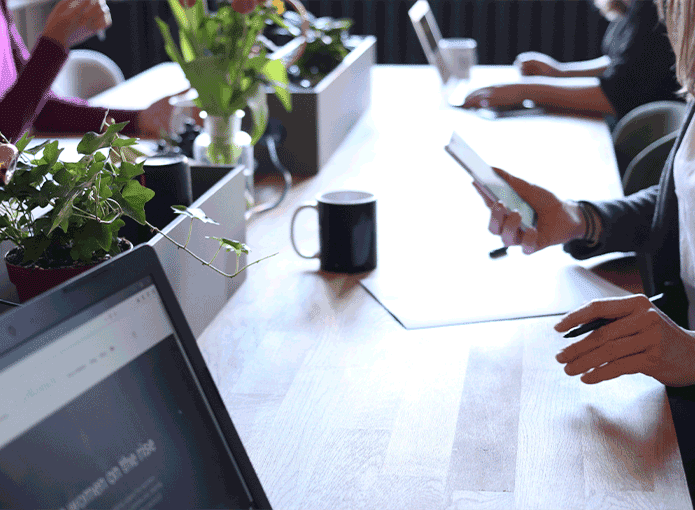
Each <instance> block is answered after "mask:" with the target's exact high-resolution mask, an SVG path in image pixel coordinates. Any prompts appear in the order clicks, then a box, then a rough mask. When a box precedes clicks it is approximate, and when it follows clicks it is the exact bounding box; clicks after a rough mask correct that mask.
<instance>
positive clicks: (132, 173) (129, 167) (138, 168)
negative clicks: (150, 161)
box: [115, 161, 145, 183]
mask: <svg viewBox="0 0 695 510" xmlns="http://www.w3.org/2000/svg"><path fill="white" fill-rule="evenodd" d="M144 166H145V162H144V161H141V162H140V163H137V164H134V163H130V162H128V161H123V162H122V163H121V164H120V166H119V167H118V175H117V176H116V180H115V182H117V183H123V182H127V181H129V180H131V179H132V178H133V177H137V176H138V175H142V174H144V173H145V169H144Z"/></svg>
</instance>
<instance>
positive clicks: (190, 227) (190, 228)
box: [183, 218, 214, 264]
mask: <svg viewBox="0 0 695 510" xmlns="http://www.w3.org/2000/svg"><path fill="white" fill-rule="evenodd" d="M191 232H193V218H191V224H190V225H189V226H188V239H186V244H184V245H183V247H184V248H185V247H186V246H188V243H189V242H191ZM213 260H214V259H213ZM210 263H211V264H212V260H211V261H210Z"/></svg>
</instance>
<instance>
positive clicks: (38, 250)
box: [22, 236, 51, 264]
mask: <svg viewBox="0 0 695 510" xmlns="http://www.w3.org/2000/svg"><path fill="white" fill-rule="evenodd" d="M50 244H51V240H50V239H49V238H48V237H46V236H37V237H29V238H27V239H24V241H23V242H22V247H23V248H24V256H23V257H22V264H24V263H26V262H34V261H35V260H36V259H38V258H39V257H40V256H41V254H42V253H43V252H44V251H46V248H48V246H49V245H50Z"/></svg>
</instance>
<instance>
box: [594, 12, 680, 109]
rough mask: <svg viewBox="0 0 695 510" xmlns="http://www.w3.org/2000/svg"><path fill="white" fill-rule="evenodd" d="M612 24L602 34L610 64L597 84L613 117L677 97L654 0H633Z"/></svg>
mask: <svg viewBox="0 0 695 510" xmlns="http://www.w3.org/2000/svg"><path fill="white" fill-rule="evenodd" d="M616 23H617V24H616V26H615V27H610V29H609V31H608V32H607V33H606V39H607V40H605V41H604V51H605V53H606V54H607V55H608V56H609V57H610V59H611V63H610V65H609V66H608V68H607V69H606V71H605V72H604V74H603V76H602V77H601V78H600V86H601V89H602V90H603V93H604V94H605V95H606V97H607V98H608V100H609V101H610V102H611V104H612V105H613V108H614V109H615V111H616V113H617V117H618V118H620V117H622V116H623V115H625V114H626V113H627V112H629V111H630V110H632V109H634V108H636V107H637V106H640V105H642V104H646V103H649V102H652V101H660V100H677V99H678V96H677V95H676V92H677V91H678V90H679V89H680V86H679V84H678V82H677V80H676V76H675V72H674V65H675V56H674V53H673V50H672V49H671V44H670V43H669V40H668V37H667V35H666V29H665V27H664V25H663V24H662V23H661V22H660V21H659V17H658V13H657V10H656V6H655V5H654V2H652V1H649V0H646V1H645V0H635V2H633V4H632V6H631V8H630V10H629V11H628V13H627V14H626V15H625V18H624V19H622V20H620V21H618V22H616ZM606 50H607V51H606Z"/></svg>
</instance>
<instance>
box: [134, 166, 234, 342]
mask: <svg viewBox="0 0 695 510" xmlns="http://www.w3.org/2000/svg"><path fill="white" fill-rule="evenodd" d="M197 171H198V172H203V171H205V169H202V168H201V169H198V170H197ZM191 177H192V180H193V182H194V185H195V182H196V180H197V179H196V170H194V171H193V173H192V175H191ZM245 188H246V181H245V177H244V172H243V167H242V166H237V167H236V168H234V169H233V170H232V171H230V172H229V173H227V174H226V175H225V176H224V177H222V179H220V180H219V181H218V182H217V183H216V184H214V185H213V186H212V187H211V188H210V189H208V190H207V191H206V192H205V193H204V194H203V195H202V196H201V197H200V198H198V199H197V200H196V201H195V202H193V205H192V207H199V208H201V209H202V210H203V211H204V212H205V214H207V215H208V217H210V218H212V219H213V220H215V221H217V222H218V223H219V225H213V224H210V223H202V222H200V221H195V222H194V225H193V234H192V236H191V240H190V242H189V244H188V247H189V248H190V249H191V251H193V252H194V253H195V254H196V255H198V256H200V257H201V258H203V259H204V260H206V261H209V260H210V259H211V258H212V257H213V256H214V255H215V252H216V251H217V248H218V247H219V244H218V242H217V241H215V240H214V239H206V238H205V236H216V237H226V238H228V239H236V240H237V241H241V242H244V243H245V242H246V219H245V217H244V214H245V213H246V201H245V198H244V190H245ZM189 225H190V219H189V218H187V217H184V216H181V217H179V218H177V219H176V220H174V221H172V222H171V223H169V225H167V226H166V227H165V228H164V229H163V232H164V233H165V234H167V235H168V236H169V237H172V238H173V239H175V240H177V241H178V242H180V243H184V242H185V241H186V238H187V236H188V228H189ZM148 244H149V245H151V246H152V247H154V250H155V251H156V252H157V256H158V257H159V260H160V262H161V263H162V266H163V267H164V272H165V273H166V275H167V277H168V278H169V283H171V286H172V288H173V289H174V293H175V294H176V298H177V299H178V301H179V304H180V305H181V308H182V309H183V312H184V314H185V315H186V320H187V321H188V324H189V325H190V326H191V330H192V331H193V334H194V335H195V336H196V337H197V336H199V335H200V334H201V333H202V332H203V330H204V329H205V328H206V327H207V325H208V324H209V323H210V321H211V320H212V319H213V318H214V317H215V316H216V315H217V313H218V312H219V311H220V310H221V309H222V307H223V306H224V305H225V303H226V302H227V300H228V299H229V298H230V297H231V296H232V294H233V293H234V291H236V289H238V288H239V286H240V285H241V283H242V282H243V281H244V280H245V279H246V272H245V271H244V272H242V273H241V274H240V275H238V276H236V277H235V278H233V279H229V278H225V277H224V276H222V275H220V274H218V273H216V272H215V271H213V270H212V269H210V268H209V267H207V266H203V265H202V264H201V263H200V262H198V261H197V260H196V259H194V258H193V257H192V256H191V255H190V254H188V253H186V252H185V251H183V250H181V249H179V248H177V247H176V246H175V245H174V244H173V243H171V242H170V241H168V240H167V239H165V238H164V237H163V236H162V235H161V234H159V235H156V236H155V237H153V238H152V239H151V240H150V241H149V242H148ZM244 264H246V255H242V257H241V260H240V261H239V267H243V266H244ZM214 265H215V267H218V268H219V269H221V270H223V271H224V272H225V273H228V274H229V273H233V272H234V271H235V269H236V254H235V253H233V252H232V253H227V252H226V251H224V250H223V251H222V252H220V254H219V255H218V256H217V258H216V259H215V262H214Z"/></svg>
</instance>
